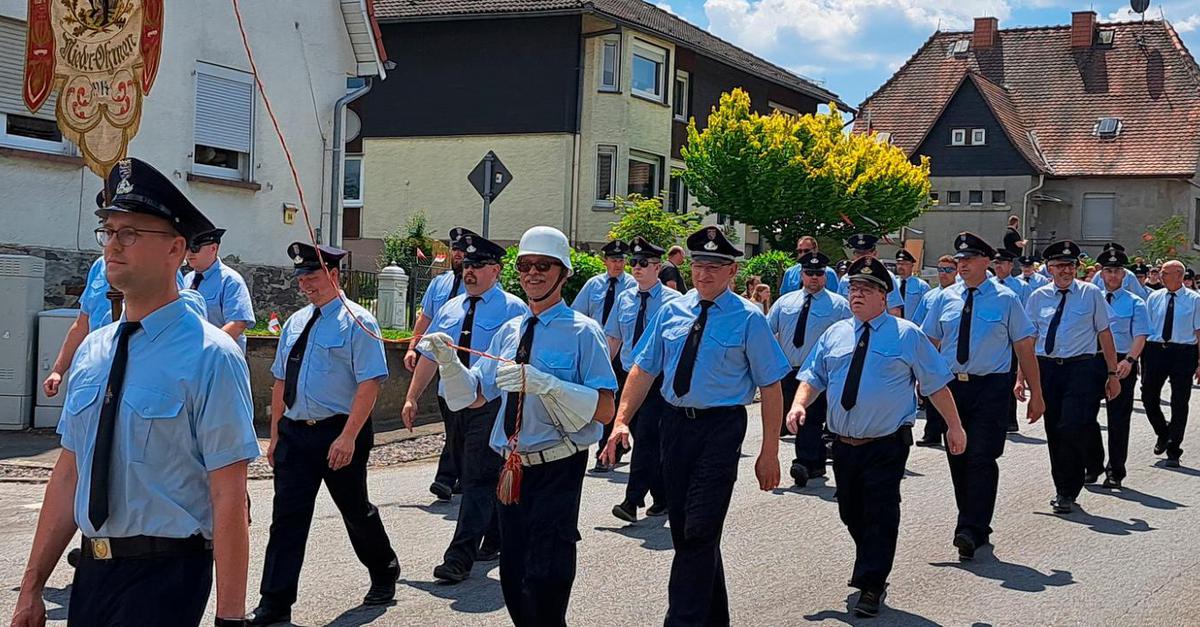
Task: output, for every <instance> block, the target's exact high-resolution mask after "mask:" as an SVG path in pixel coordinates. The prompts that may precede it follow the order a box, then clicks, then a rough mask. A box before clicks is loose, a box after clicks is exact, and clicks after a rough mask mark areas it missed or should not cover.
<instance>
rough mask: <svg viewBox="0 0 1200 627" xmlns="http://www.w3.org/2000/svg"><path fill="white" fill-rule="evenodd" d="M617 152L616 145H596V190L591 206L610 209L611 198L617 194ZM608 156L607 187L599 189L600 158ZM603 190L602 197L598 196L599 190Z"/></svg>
mask: <svg viewBox="0 0 1200 627" xmlns="http://www.w3.org/2000/svg"><path fill="white" fill-rule="evenodd" d="M617 153H618V149H617V147H616V146H613V145H610V144H600V145H599V146H597V147H596V177H595V178H596V190H595V196H594V197H593V198H592V206H593V207H603V208H605V209H611V208H612V207H613V198H614V197H615V196H616V195H617ZM606 156H607V157H608V158H609V161H608V163H609V166H608V167H609V170H608V189H607V190H601V189H600V160H601V159H602V158H603V157H606ZM601 191H605V192H607V193H605V194H604V198H601V197H600V192H601Z"/></svg>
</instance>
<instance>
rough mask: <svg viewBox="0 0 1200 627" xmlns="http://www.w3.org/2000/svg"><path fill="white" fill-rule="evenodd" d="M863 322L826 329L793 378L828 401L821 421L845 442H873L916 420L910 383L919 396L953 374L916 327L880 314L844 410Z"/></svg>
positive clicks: (942, 384) (847, 322)
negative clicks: (848, 439) (917, 385)
mask: <svg viewBox="0 0 1200 627" xmlns="http://www.w3.org/2000/svg"><path fill="white" fill-rule="evenodd" d="M863 324H864V323H863V322H862V321H861V320H859V319H857V318H851V319H849V320H842V321H841V322H838V323H836V324H834V325H833V326H831V327H829V329H828V330H827V331H825V334H824V335H822V336H821V338H820V339H819V340H817V345H816V347H815V348H814V349H813V351H812V353H810V354H809V356H808V360H807V361H806V362H805V363H804V367H803V369H802V370H801V371H800V374H799V375H798V376H797V378H799V379H800V381H802V382H804V383H807V384H809V385H810V386H812V387H813V389H815V390H816V391H817V392H821V391H824V392H825V397H826V398H827V399H829V407H828V409H827V413H826V415H825V420H826V425H828V427H829V430H830V431H832V432H833V433H836V434H838V435H844V436H847V437H851V438H879V437H883V436H886V435H891V434H893V433H895V432H896V430H897V429H899V428H901V427H903V426H912V424H913V423H914V422H916V418H917V393H916V388H915V387H914V384H915V383H920V384H921V392H922V393H923V394H926V395H932V394H933V393H935V392H937V391H938V390H940V389H942V388H944V387H946V384H947V383H949V382H950V379H952V378H953V375H951V374H950V369H949V368H947V367H946V362H945V360H943V359H942V357H941V355H938V353H937V350H936V349H935V348H934V347H933V344H932V343H931V342H930V341H929V338H927V337H925V334H924V333H922V332H921V329H920V328H918V327H917V325H915V324H913V323H912V322H909V321H908V320H904V319H902V318H897V317H895V316H893V315H891V314H889V313H886V312H885V313H883V314H880V315H878V316H876V317H875V318H874V319H873V320H871V321H870V322H869V323H868V324H870V325H871V339H870V344H869V345H868V350H867V356H866V361H864V362H863V369H862V378H861V379H859V386H858V398H857V400H856V401H855V404H854V407H853V408H852V409H851V410H850V411H846V410H845V409H844V408H843V407H842V389H843V388H844V387H845V386H846V377H847V375H848V374H849V373H850V362H851V360H852V359H853V357H854V347H855V345H856V344H857V343H858V338H859V336H861V335H862V325H863Z"/></svg>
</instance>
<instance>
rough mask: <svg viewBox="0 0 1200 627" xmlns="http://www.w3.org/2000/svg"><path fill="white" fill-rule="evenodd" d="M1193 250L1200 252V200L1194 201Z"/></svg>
mask: <svg viewBox="0 0 1200 627" xmlns="http://www.w3.org/2000/svg"><path fill="white" fill-rule="evenodd" d="M1192 249H1193V250H1200V198H1193V199H1192Z"/></svg>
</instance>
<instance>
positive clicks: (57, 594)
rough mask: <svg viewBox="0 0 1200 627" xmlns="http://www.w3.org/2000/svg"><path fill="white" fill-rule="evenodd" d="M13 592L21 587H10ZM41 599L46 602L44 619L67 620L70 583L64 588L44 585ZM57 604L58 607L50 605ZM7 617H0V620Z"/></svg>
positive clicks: (69, 603)
mask: <svg viewBox="0 0 1200 627" xmlns="http://www.w3.org/2000/svg"><path fill="white" fill-rule="evenodd" d="M12 590H13V592H17V593H19V592H20V591H21V588H20V587H19V586H18V587H16V588H13V589H12ZM42 600H43V601H44V602H45V603H46V606H47V607H46V620H48V621H51V620H62V621H65V620H67V608H68V607H70V605H71V585H70V584H67V586H66V587H65V588H51V587H50V586H46V587H45V588H44V589H43V590H42ZM51 605H57V606H58V607H50V606H51ZM6 618H7V617H0V621H3V620H5V619H6Z"/></svg>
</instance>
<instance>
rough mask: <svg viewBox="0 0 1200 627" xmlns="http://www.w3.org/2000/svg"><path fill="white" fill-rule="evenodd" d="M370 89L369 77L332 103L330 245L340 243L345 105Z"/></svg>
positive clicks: (338, 244)
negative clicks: (362, 83) (359, 85)
mask: <svg viewBox="0 0 1200 627" xmlns="http://www.w3.org/2000/svg"><path fill="white" fill-rule="evenodd" d="M369 91H371V79H370V78H367V82H366V84H365V85H363V86H362V87H359V88H358V89H356V90H354V91H352V92H350V93H348V94H346V95H345V96H342V97H341V98H338V99H337V102H335V103H334V104H333V168H332V170H333V171H332V173H331V174H330V184H329V237H328V238H326V239H327V240H328V241H329V244H330V245H331V246H339V247H340V246H341V245H342V230H341V225H340V224H338V219H339V218H340V217H341V211H342V168H343V167H345V165H344V163H343V161H344V159H345V152H346V150H345V145H346V142H344V141H342V134H343V133H344V131H345V126H346V123H345V120H346V107H347V106H348V105H349V104H350V103H351V102H354V101H355V100H358V99H359V98H361V97H363V96H365V95H366V94H367V92H369Z"/></svg>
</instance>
